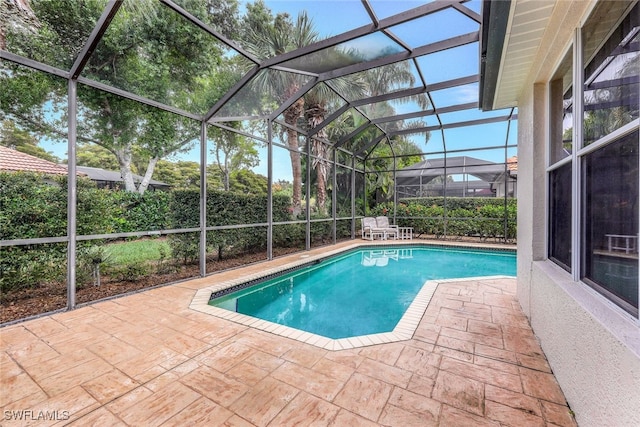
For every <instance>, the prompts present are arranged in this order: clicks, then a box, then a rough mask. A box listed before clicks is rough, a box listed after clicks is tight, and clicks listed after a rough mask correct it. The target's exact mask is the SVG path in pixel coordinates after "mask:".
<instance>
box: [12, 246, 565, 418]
mask: <svg viewBox="0 0 640 427" xmlns="http://www.w3.org/2000/svg"><path fill="white" fill-rule="evenodd" d="M352 243H353V242H349V243H348V244H352ZM343 245H346V244H343ZM333 248H335V247H332V249H333ZM324 250H326V249H317V250H314V251H311V254H313V253H317V252H322V251H324ZM299 258H300V254H296V255H291V256H288V257H283V258H279V259H276V260H273V261H269V262H267V263H261V264H256V265H251V266H247V267H244V268H241V269H237V270H233V271H227V272H224V273H220V274H216V275H214V276H209V277H206V278H201V279H195V280H190V281H186V282H182V283H178V284H174V285H169V286H165V287H161V288H156V289H153V290H149V291H145V292H142V293H138V294H134V295H130V296H126V297H122V298H118V299H113V300H109V301H104V302H99V303H95V304H93V305H89V306H86V307H82V308H80V309H77V310H74V311H70V312H64V313H58V314H54V315H50V316H45V317H42V318H39V319H36V320H31V321H27V322H23V323H20V324H16V325H11V326H8V327H5V328H2V329H0V340H1V343H0V358H1V359H0V362H1V364H2V369H1V376H0V390H1V396H0V408H1V409H2V421H1V422H0V424H1V425H2V426H12V425H20V426H23V425H38V426H40V425H66V424H71V425H81V426H88V425H95V426H126V425H130V426H142V425H144V426H155V425H163V426H184V425H211V426H214V425H225V426H290V425H296V426H298V425H299V426H306V425H314V426H376V425H384V426H402V427H407V426H421V427H422V426H431V425H434V426H447V427H448V426H465V427H467V426H518V427H520V426H555V425H558V426H575V425H576V423H575V421H574V419H573V418H572V416H571V412H570V410H569V408H568V407H567V404H566V401H565V398H564V395H563V393H562V390H561V389H560V387H559V386H558V384H557V382H556V380H555V378H554V376H553V374H552V372H551V369H550V368H549V365H548V363H547V361H546V359H545V356H544V354H543V352H542V349H541V348H540V346H539V344H538V341H537V340H536V337H535V336H534V334H533V332H532V330H531V328H530V327H529V323H528V321H527V319H526V317H525V316H524V314H523V313H522V311H521V309H520V306H519V304H518V302H517V300H516V298H515V296H514V294H515V289H516V282H515V280H514V279H500V280H472V281H469V280H467V281H464V280H463V281H460V282H455V283H450V282H447V283H443V284H441V285H439V286H438V288H437V290H436V293H435V295H434V296H433V298H432V300H431V302H430V304H429V306H428V308H427V310H426V312H425V314H424V316H423V317H422V320H421V322H420V324H419V326H418V328H417V330H416V332H415V334H414V336H413V338H412V339H410V340H406V341H401V342H396V343H389V344H379V345H373V346H368V347H363V348H356V349H351V350H341V351H329V350H325V349H322V348H318V347H315V346H312V345H309V344H305V343H301V342H299V341H295V340H292V339H288V338H284V337H281V336H278V335H273V334H270V333H268V332H264V331H259V330H255V329H252V328H250V327H247V326H243V325H239V324H236V323H234V322H231V321H228V320H224V319H220V318H217V317H213V316H210V315H207V314H204V313H200V312H197V311H193V310H191V309H189V304H190V302H191V299H192V298H193V296H194V294H195V293H196V291H197V290H198V289H200V288H203V287H206V286H210V285H211V283H213V282H214V281H218V280H219V281H223V280H229V279H230V278H233V277H237V276H238V275H245V274H254V273H255V272H259V271H261V270H264V269H265V268H270V267H273V266H276V265H284V264H286V263H289V262H292V261H294V260H298V259H299ZM20 417H22V420H19V419H18V418H20ZM47 418H53V420H51V419H47Z"/></svg>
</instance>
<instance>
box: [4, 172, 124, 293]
mask: <svg viewBox="0 0 640 427" xmlns="http://www.w3.org/2000/svg"><path fill="white" fill-rule="evenodd" d="M77 189H78V190H77V198H78V208H77V232H78V234H98V233H110V232H113V220H112V218H113V215H114V214H115V209H114V207H113V204H112V203H111V202H110V200H109V193H110V192H109V191H108V190H99V189H97V188H95V185H94V184H93V183H92V182H91V181H88V180H85V179H79V180H78V186H77ZM66 234H67V180H66V177H55V178H52V177H47V176H44V175H41V174H34V173H25V172H20V173H0V240H15V239H31V238H43V237H60V236H65V235H66ZM83 244H84V243H81V244H80V246H82V245H83ZM66 256H67V245H66V244H64V243H54V244H36V245H20V246H10V247H5V248H3V249H2V256H0V290H2V291H3V292H7V291H10V290H15V289H19V288H22V287H33V286H37V285H39V284H40V283H47V282H60V281H63V280H64V277H65V273H66Z"/></svg>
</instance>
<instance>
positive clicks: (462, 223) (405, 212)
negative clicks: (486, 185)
mask: <svg viewBox="0 0 640 427" xmlns="http://www.w3.org/2000/svg"><path fill="white" fill-rule="evenodd" d="M393 212H394V211H393V203H392V202H387V203H383V204H380V205H377V206H376V207H375V208H374V209H372V210H371V211H370V212H369V215H373V216H377V215H392V214H393ZM445 213H446V215H445ZM516 213H517V200H516V199H507V205H506V210H505V200H504V199H500V198H489V197H448V198H447V200H446V209H445V200H444V198H442V197H420V198H411V199H403V200H402V202H400V203H398V206H397V209H396V220H397V224H398V225H399V226H402V227H413V229H414V233H416V234H427V235H433V236H435V237H436V238H441V237H443V236H444V235H445V233H446V235H447V236H452V237H464V236H473V237H478V238H481V239H488V238H500V239H503V238H505V237H506V238H507V239H509V240H512V239H515V238H516V233H517V219H516ZM505 220H506V221H507V229H506V236H505Z"/></svg>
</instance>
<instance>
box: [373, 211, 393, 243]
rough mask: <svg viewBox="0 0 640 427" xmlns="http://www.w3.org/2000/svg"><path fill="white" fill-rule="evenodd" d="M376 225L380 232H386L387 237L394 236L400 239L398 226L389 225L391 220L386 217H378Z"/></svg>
mask: <svg viewBox="0 0 640 427" xmlns="http://www.w3.org/2000/svg"><path fill="white" fill-rule="evenodd" d="M376 225H377V228H378V229H379V230H384V233H385V236H393V238H394V239H397V238H398V226H397V225H391V224H389V218H387V217H386V216H377V217H376Z"/></svg>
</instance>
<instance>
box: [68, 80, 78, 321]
mask: <svg viewBox="0 0 640 427" xmlns="http://www.w3.org/2000/svg"><path fill="white" fill-rule="evenodd" d="M68 96H69V99H68V101H67V102H68V109H69V110H68V115H69V118H68V129H69V137H68V146H67V153H68V155H67V163H68V167H67V171H68V175H67V236H68V239H69V240H68V243H67V309H69V310H73V309H74V308H75V307H76V256H77V251H76V248H77V244H76V225H77V216H76V208H77V206H76V205H77V202H78V197H77V185H78V183H77V172H76V134H77V130H78V118H77V113H78V82H77V81H76V80H69V87H68Z"/></svg>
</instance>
